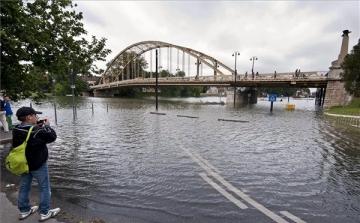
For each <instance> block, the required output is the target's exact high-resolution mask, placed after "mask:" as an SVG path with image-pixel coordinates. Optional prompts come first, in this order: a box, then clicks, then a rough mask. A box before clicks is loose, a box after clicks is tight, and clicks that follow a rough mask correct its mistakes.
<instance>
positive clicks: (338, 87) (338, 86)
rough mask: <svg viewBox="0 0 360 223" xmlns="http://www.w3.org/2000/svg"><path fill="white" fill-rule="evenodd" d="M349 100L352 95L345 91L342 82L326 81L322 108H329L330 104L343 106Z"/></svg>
mask: <svg viewBox="0 0 360 223" xmlns="http://www.w3.org/2000/svg"><path fill="white" fill-rule="evenodd" d="M351 100H352V96H350V95H349V94H348V93H347V92H346V91H345V88H344V83H343V82H341V81H329V82H328V84H327V87H326V94H325V99H324V106H323V107H324V109H329V108H330V107H332V106H345V105H348V104H349V103H350V102H351Z"/></svg>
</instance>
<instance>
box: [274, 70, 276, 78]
mask: <svg viewBox="0 0 360 223" xmlns="http://www.w3.org/2000/svg"><path fill="white" fill-rule="evenodd" d="M274 79H276V71H275V72H274Z"/></svg>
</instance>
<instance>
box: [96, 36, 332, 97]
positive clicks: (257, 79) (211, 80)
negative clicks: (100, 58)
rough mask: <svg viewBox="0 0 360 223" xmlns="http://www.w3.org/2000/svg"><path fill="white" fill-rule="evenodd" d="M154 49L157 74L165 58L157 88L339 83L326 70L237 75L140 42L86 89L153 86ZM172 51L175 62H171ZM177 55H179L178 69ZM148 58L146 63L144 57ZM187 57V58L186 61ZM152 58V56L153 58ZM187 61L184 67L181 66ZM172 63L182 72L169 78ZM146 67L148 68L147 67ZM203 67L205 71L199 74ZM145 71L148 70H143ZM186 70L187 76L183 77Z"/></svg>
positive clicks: (194, 55)
mask: <svg viewBox="0 0 360 223" xmlns="http://www.w3.org/2000/svg"><path fill="white" fill-rule="evenodd" d="M155 49H157V50H158V58H159V60H158V66H159V67H158V68H159V71H160V72H161V69H162V68H163V67H162V65H163V64H162V63H163V60H162V56H163V55H162V54H163V53H162V50H164V49H165V50H166V51H167V52H166V55H167V69H166V71H167V73H168V74H169V75H168V76H167V77H161V78H158V85H159V86H223V87H228V86H237V87H299V88H300V87H303V88H326V86H327V83H328V82H329V81H339V79H337V78H328V77H327V76H326V75H325V74H326V71H306V72H301V73H300V74H297V75H296V76H295V74H294V72H283V73H277V74H276V75H275V74H274V73H261V74H259V75H253V74H237V77H236V79H235V75H234V74H235V72H234V70H233V69H231V68H230V67H228V66H226V65H225V64H223V63H222V62H220V61H218V60H216V59H215V58H213V57H211V56H208V55H206V54H204V53H202V52H199V51H196V50H193V49H190V48H187V47H182V46H178V45H174V44H170V43H165V42H160V41H144V42H139V43H135V44H133V45H131V46H129V47H127V48H125V49H124V50H122V51H121V52H120V53H119V54H117V55H116V56H115V57H114V59H113V60H112V61H111V62H110V63H109V64H108V67H107V69H106V70H105V72H104V73H103V75H102V76H101V79H100V82H99V84H98V85H94V86H90V90H91V91H93V92H94V93H95V92H104V91H111V90H115V89H119V88H132V87H154V86H155V84H156V78H155V72H154V70H153V67H155V64H154V62H155V59H153V57H154V50H155ZM173 49H175V54H176V55H177V57H176V62H175V63H174V62H173V57H172V56H173V54H174V53H173ZM180 53H181V54H182V55H181V56H182V60H181V62H182V63H181V65H182V66H181V69H180ZM146 56H148V57H149V62H148V61H147V60H146V59H145V57H146ZM186 56H187V58H186ZM154 58H155V57H154ZM186 59H187V67H185V64H186ZM191 59H195V60H196V62H195V63H194V64H195V66H196V74H195V75H192V76H191V75H190V72H191V69H190V64H192V63H191V62H190V61H191ZM173 64H175V65H176V69H175V71H176V72H179V71H182V72H183V75H182V76H176V75H177V74H175V75H172V70H173ZM148 65H149V67H148ZM204 66H205V67H206V68H205V70H206V72H205V73H204V74H203V70H204ZM145 68H150V69H149V71H145ZM186 68H187V71H188V72H187V75H185V76H184V74H185V73H186V72H185V69H186Z"/></svg>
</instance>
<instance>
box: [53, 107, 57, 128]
mask: <svg viewBox="0 0 360 223" xmlns="http://www.w3.org/2000/svg"><path fill="white" fill-rule="evenodd" d="M54 111H55V124H56V125H57V114H56V103H54Z"/></svg>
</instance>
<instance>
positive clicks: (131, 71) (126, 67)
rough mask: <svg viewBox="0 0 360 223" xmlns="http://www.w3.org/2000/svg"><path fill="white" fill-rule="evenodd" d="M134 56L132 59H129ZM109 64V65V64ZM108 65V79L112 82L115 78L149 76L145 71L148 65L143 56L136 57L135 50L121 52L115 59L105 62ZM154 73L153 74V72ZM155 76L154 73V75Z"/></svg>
mask: <svg viewBox="0 0 360 223" xmlns="http://www.w3.org/2000/svg"><path fill="white" fill-rule="evenodd" d="M132 58H134V59H133V60H131V59H132ZM110 65H111V66H110ZM106 66H108V67H109V68H108V72H107V73H108V74H109V75H107V77H106V78H107V79H108V81H110V82H112V81H114V79H115V78H118V80H119V81H121V80H129V79H135V78H142V77H143V75H144V77H145V78H146V77H150V73H149V72H145V69H146V68H147V66H148V63H147V61H146V60H145V58H144V57H137V55H136V53H135V52H123V53H122V55H121V56H119V57H118V58H117V59H116V60H114V61H111V62H109V63H107V64H106ZM153 75H154V74H153ZM154 77H155V75H154Z"/></svg>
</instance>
